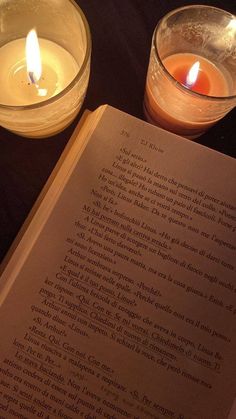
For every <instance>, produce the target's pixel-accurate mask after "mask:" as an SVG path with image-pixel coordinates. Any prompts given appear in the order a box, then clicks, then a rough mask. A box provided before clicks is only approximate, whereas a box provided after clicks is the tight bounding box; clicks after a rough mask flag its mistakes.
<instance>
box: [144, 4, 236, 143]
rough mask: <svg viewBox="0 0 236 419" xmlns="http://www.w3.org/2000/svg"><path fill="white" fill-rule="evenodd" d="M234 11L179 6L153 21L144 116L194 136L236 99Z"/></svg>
mask: <svg viewBox="0 0 236 419" xmlns="http://www.w3.org/2000/svg"><path fill="white" fill-rule="evenodd" d="M235 34H236V17H235V16H233V15H231V14H230V13H228V12H226V11H224V10H221V9H217V8H216V7H211V6H204V5H192V6H183V7H180V8H178V9H175V10H172V11H170V12H169V13H168V14H167V15H166V16H164V17H163V18H162V19H161V20H160V21H159V22H158V24H157V26H156V28H155V31H154V34H153V38H152V44H151V52H150V60H149V67H148V72H147V80H146V89H145V96H144V112H145V115H146V119H147V120H148V121H149V122H151V123H152V124H154V125H159V126H160V127H162V128H165V129H167V130H168V131H172V132H174V133H176V134H179V135H182V136H184V137H187V138H197V137H199V136H200V135H201V134H203V133H204V132H205V131H206V130H207V129H208V128H209V127H211V126H212V125H213V124H215V122H217V121H218V120H219V119H221V118H223V117H224V116H225V115H226V114H227V113H228V112H229V111H230V110H231V109H232V108H233V107H234V106H235V105H236V71H235V48H236V36H235Z"/></svg>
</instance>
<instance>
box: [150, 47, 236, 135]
mask: <svg viewBox="0 0 236 419" xmlns="http://www.w3.org/2000/svg"><path fill="white" fill-rule="evenodd" d="M197 61H199V64H200V67H199V73H198V77H197V80H196V82H195V83H193V84H192V85H191V86H189V85H188V84H187V83H186V78H187V75H188V71H189V70H190V68H191V67H192V66H193V64H194V63H196V62H197ZM163 65H164V67H165V69H166V70H167V72H165V71H162V72H161V71H160V73H159V76H158V77H157V79H153V78H152V77H151V76H150V75H149V76H148V77H147V83H146V92H145V100H144V105H145V113H146V116H147V119H148V120H149V121H150V122H152V123H154V124H156V125H160V126H161V127H163V128H165V129H167V130H169V131H173V132H175V133H177V134H180V135H183V136H189V137H192V138H194V137H195V136H198V135H199V134H200V133H202V132H204V131H205V130H206V129H208V128H209V127H210V126H211V125H213V124H214V123H215V122H216V120H217V118H215V117H214V114H213V115H212V118H211V120H209V119H208V120H207V121H206V120H205V118H204V114H205V110H206V109H207V106H209V102H208V104H207V103H206V101H205V96H208V97H210V96H211V97H224V96H227V95H228V94H229V87H228V83H227V81H226V78H225V76H224V75H223V73H222V72H221V70H220V69H219V68H217V67H216V66H215V65H214V64H213V63H211V62H210V61H209V60H207V59H205V58H203V57H201V56H198V55H195V54H191V53H179V54H173V55H170V56H168V57H166V58H165V59H164V60H163ZM168 73H169V74H168ZM174 80H176V81H178V82H179V83H177V82H175V81H174ZM180 84H181V85H182V86H181V85H180ZM195 92H197V93H200V95H199V94H198V95H197V96H196V94H195Z"/></svg>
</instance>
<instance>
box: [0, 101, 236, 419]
mask: <svg viewBox="0 0 236 419" xmlns="http://www.w3.org/2000/svg"><path fill="white" fill-rule="evenodd" d="M235 176H236V164H235V161H234V160H233V159H231V158H229V157H227V156H224V155H221V154H219V153H216V152H214V151H212V150H209V149H207V148H204V147H202V146H200V145H198V144H196V143H193V142H191V141H188V140H185V139H181V138H178V137H176V136H174V135H172V134H169V133H166V132H165V131H163V130H159V129H156V128H155V127H152V126H151V125H148V124H146V123H144V122H142V121H140V120H137V119H136V118H133V117H131V116H129V115H127V114H124V113H122V112H120V111H118V110H115V109H113V108H110V107H108V108H107V109H106V110H105V112H104V113H103V115H102V117H101V120H100V122H99V123H98V125H97V127H96V129H95V130H94V132H93V133H92V134H91V138H90V141H89V142H88V145H87V146H86V148H85V150H84V152H83V154H82V156H81V157H80V159H79V161H78V163H77V165H76V167H75V168H74V170H73V172H72V174H71V176H70V178H69V179H68V182H67V183H66V184H65V186H64V188H63V191H62V193H61V195H60V197H59V198H58V200H57V202H56V204H55V208H54V209H53V211H52V213H51V215H50V217H49V219H48V220H47V222H45V226H44V227H43V229H42V233H41V234H40V236H39V238H38V239H37V241H36V243H35V245H34V247H33V249H32V251H31V253H30V255H29V257H28V259H27V260H26V261H25V262H24V264H23V266H21V267H20V268H19V269H18V273H17V279H16V281H13V286H12V289H11V290H10V292H9V295H8V297H7V298H6V300H5V301H4V303H3V304H2V307H1V310H0V321H1V325H3V326H1V327H2V336H4V338H3V339H2V340H1V344H0V347H1V357H0V361H1V363H0V368H1V371H2V373H4V379H3V380H2V382H1V383H0V390H1V394H0V395H1V398H0V400H1V406H2V410H3V413H4V411H5V412H8V413H9V416H8V417H14V415H15V416H16V414H18V415H20V414H22V415H24V417H26V418H28V417H30V418H33V417H43V418H46V417H47V418H52V417H63V418H79V417H84V418H93V419H95V418H110V419H111V418H121V417H127V418H142V419H143V418H161V419H163V418H174V419H193V418H194V419H226V418H227V417H228V414H229V412H230V409H231V407H232V405H233V399H234V396H235V384H236V383H235V378H236V377H235V350H236V333H235V332H236V330H235V329H236V327H235V319H236V301H235V300H236V299H235V296H236V281H235V261H236V257H235V255H236V243H235V237H236V211H235V210H236V200H235V188H234V182H235ZM49 193H50V190H49ZM9 263H11V261H10V262H9ZM3 276H4V273H3ZM12 307H14V309H12ZM17 380H18V382H20V380H21V384H20V385H18V382H17ZM4 409H5V410H4ZM10 412H11V413H12V412H13V413H12V416H11V415H10ZM27 412H31V413H27ZM33 412H34V413H33ZM40 414H41V416H39V415H40ZM18 417H20V416H18Z"/></svg>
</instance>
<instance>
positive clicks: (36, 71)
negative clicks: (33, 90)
mask: <svg viewBox="0 0 236 419" xmlns="http://www.w3.org/2000/svg"><path fill="white" fill-rule="evenodd" d="M25 55H26V63H27V72H28V76H29V79H30V81H31V83H37V82H38V81H39V79H40V77H41V75H42V64H41V57H40V48H39V41H38V37H37V33H36V30H35V29H31V31H29V33H28V35H27V37H26V43H25Z"/></svg>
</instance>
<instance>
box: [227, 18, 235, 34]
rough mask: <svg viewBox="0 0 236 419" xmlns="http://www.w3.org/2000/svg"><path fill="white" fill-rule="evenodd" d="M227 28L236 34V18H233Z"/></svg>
mask: <svg viewBox="0 0 236 419" xmlns="http://www.w3.org/2000/svg"><path fill="white" fill-rule="evenodd" d="M226 29H228V30H230V31H232V33H234V34H236V19H235V18H233V19H231V21H230V22H229V24H228V25H227V26H226Z"/></svg>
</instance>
